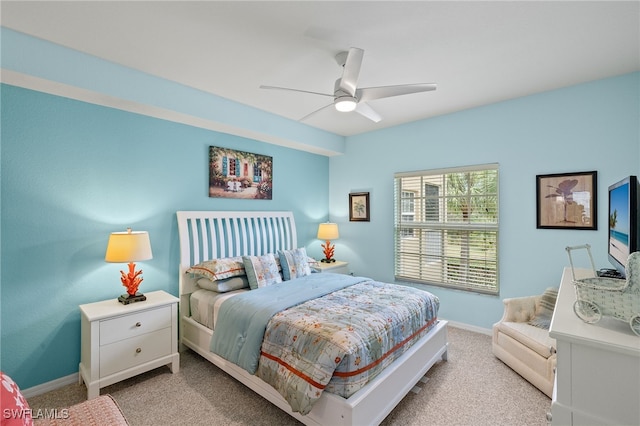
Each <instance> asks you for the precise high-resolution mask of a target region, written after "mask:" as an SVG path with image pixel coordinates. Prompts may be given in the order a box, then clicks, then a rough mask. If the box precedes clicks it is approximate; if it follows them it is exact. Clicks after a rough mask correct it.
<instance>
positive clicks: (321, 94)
mask: <svg viewBox="0 0 640 426" xmlns="http://www.w3.org/2000/svg"><path fill="white" fill-rule="evenodd" d="M260 88H261V89H275V90H288V91H290V92H301V93H310V94H312V95H320V96H330V97H332V98H333V94H329V93H320V92H311V91H309V90H300V89H290V88H288V87H278V86H264V85H261V86H260Z"/></svg>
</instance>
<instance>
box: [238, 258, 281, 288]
mask: <svg viewBox="0 0 640 426" xmlns="http://www.w3.org/2000/svg"><path fill="white" fill-rule="evenodd" d="M242 261H243V262H244V268H245V270H246V271H247V277H248V278H249V287H251V289H252V290H255V289H256V288H260V287H266V286H268V285H271V284H275V283H280V282H282V277H281V276H280V273H279V272H278V265H277V264H276V258H275V257H274V256H273V253H269V254H265V255H264V256H242Z"/></svg>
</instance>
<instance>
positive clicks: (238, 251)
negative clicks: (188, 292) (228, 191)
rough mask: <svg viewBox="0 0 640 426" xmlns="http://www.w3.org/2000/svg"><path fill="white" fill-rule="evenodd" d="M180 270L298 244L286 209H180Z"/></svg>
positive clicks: (269, 251) (178, 214)
mask: <svg viewBox="0 0 640 426" xmlns="http://www.w3.org/2000/svg"><path fill="white" fill-rule="evenodd" d="M177 216H178V235H179V238H180V269H181V271H180V272H181V273H182V272H183V270H184V269H186V268H188V267H190V266H192V265H195V264H198V263H200V262H203V261H205V260H211V259H219V258H223V257H231V256H242V255H246V256H259V255H263V254H267V253H276V252H277V251H278V250H290V249H294V248H296V247H298V238H297V234H296V224H295V221H294V218H293V213H292V212H287V211H273V212H271V211H253V212H249V211H179V212H177Z"/></svg>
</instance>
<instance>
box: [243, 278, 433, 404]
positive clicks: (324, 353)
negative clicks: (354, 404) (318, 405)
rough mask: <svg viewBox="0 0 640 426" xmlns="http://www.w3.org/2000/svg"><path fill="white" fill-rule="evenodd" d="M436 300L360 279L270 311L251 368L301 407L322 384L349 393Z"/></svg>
mask: <svg viewBox="0 0 640 426" xmlns="http://www.w3.org/2000/svg"><path fill="white" fill-rule="evenodd" d="M438 308H439V300H438V298H437V297H436V296H434V295H432V294H431V293H428V292H426V291H422V290H418V289H415V288H412V287H406V286H400V285H394V284H386V283H380V282H376V281H365V282H361V283H359V284H355V285H352V286H350V287H347V288H344V289H342V290H338V291H335V292H333V293H330V294H328V295H326V296H323V297H320V298H318V299H314V300H309V301H307V302H305V303H302V304H300V305H297V306H295V307H292V308H289V309H286V310H284V311H281V312H279V313H277V314H275V315H274V316H273V317H272V319H271V320H270V322H269V324H268V325H267V329H266V332H265V336H264V341H263V343H262V348H261V354H260V362H259V366H258V370H257V372H256V374H257V375H258V377H260V378H261V379H262V380H264V381H265V382H267V383H269V384H270V385H271V386H273V387H274V388H275V389H277V390H278V392H279V393H280V394H281V395H282V396H283V397H284V398H285V399H286V400H287V401H288V402H289V404H290V405H291V408H292V410H293V411H294V412H300V413H301V414H303V415H304V414H307V413H308V412H309V411H310V410H311V408H312V406H313V404H314V402H315V401H316V400H317V399H318V398H320V396H321V394H322V392H323V391H324V390H327V391H330V392H331V393H334V394H337V395H340V396H343V397H345V398H347V397H349V396H350V395H352V394H353V393H355V392H356V391H357V390H359V389H360V388H362V387H363V386H364V385H365V384H366V383H367V382H369V381H370V380H372V379H373V378H374V377H376V376H377V375H378V374H379V373H380V372H381V371H382V370H383V369H384V368H385V367H386V366H388V365H389V364H390V363H392V362H393V361H394V360H395V359H396V358H398V357H399V356H400V355H402V354H403V353H404V352H405V351H406V350H407V349H408V348H410V347H411V345H412V344H413V343H414V342H416V341H417V340H419V339H420V338H421V337H422V336H423V335H425V334H426V333H427V332H428V331H429V330H430V329H431V327H432V326H433V325H434V324H435V322H436V321H437V313H438Z"/></svg>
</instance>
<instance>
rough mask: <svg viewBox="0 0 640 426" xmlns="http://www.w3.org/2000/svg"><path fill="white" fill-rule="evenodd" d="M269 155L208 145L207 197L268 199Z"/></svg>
mask: <svg viewBox="0 0 640 426" xmlns="http://www.w3.org/2000/svg"><path fill="white" fill-rule="evenodd" d="M272 174H273V158H272V157H269V156H267V155H261V154H254V153H251V152H244V151H238V150H235V149H230V148H222V147H219V146H210V147H209V197H222V198H247V199H261V200H271V198H272V195H273V180H272Z"/></svg>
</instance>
